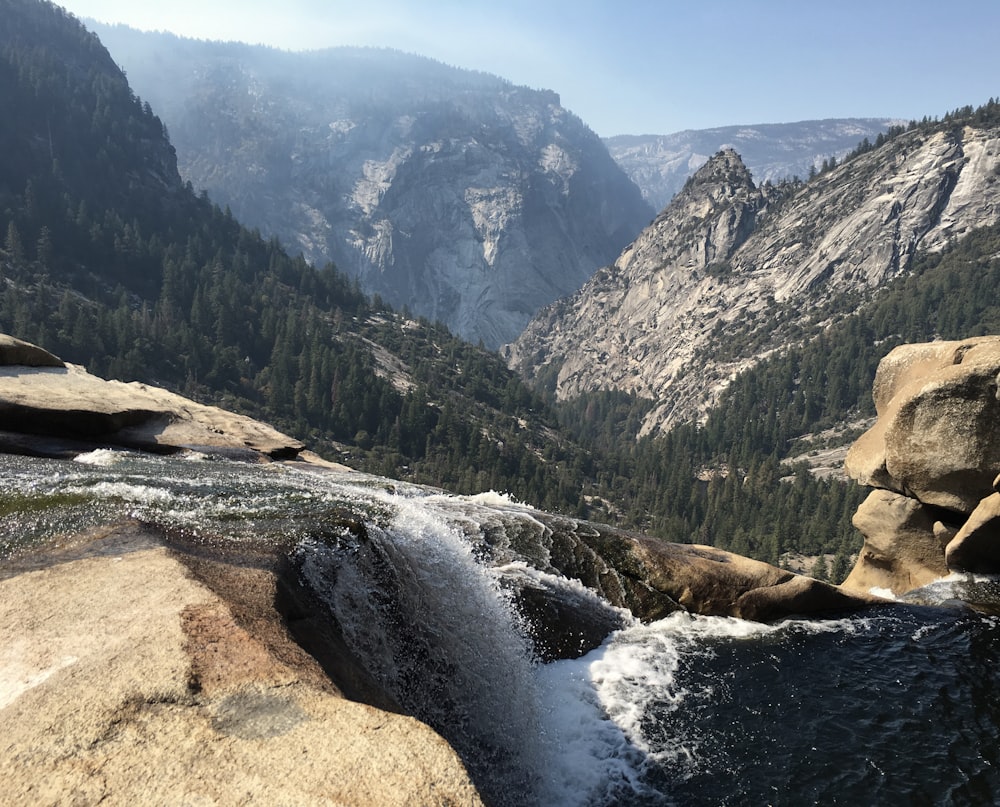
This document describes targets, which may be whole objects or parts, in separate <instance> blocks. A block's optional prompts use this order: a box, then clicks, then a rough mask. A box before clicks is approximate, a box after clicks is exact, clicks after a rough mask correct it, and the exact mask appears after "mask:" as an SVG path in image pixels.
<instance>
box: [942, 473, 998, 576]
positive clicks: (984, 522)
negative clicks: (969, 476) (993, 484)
mask: <svg viewBox="0 0 1000 807" xmlns="http://www.w3.org/2000/svg"><path fill="white" fill-rule="evenodd" d="M945 560H946V561H947V563H948V568H950V569H957V570H960V571H965V572H982V573H985V574H996V573H998V572H1000V493H993V494H992V495H990V496H987V497H986V498H985V499H983V500H982V501H981V502H980V503H979V506H978V507H977V508H976V509H975V510H973V511H972V515H970V516H969V518H968V519H967V520H966V522H965V524H963V525H962V528H961V529H960V530H959V531H958V534H957V535H955V537H954V538H953V539H952V540H951V542H950V543H949V544H948V546H947V549H946V550H945Z"/></svg>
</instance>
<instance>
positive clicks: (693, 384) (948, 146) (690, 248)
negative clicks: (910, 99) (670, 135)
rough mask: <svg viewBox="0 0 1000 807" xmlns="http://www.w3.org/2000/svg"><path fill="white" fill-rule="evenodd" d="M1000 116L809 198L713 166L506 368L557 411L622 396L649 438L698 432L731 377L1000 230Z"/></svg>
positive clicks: (912, 136) (892, 154) (848, 163)
mask: <svg viewBox="0 0 1000 807" xmlns="http://www.w3.org/2000/svg"><path fill="white" fill-rule="evenodd" d="M998 165H1000V105H998V104H996V103H994V102H990V103H989V104H987V105H985V106H984V107H982V108H980V109H979V110H972V109H971V108H970V109H965V110H961V111H959V112H958V113H955V114H952V115H949V116H947V118H946V119H945V120H943V121H940V122H932V121H928V122H925V123H924V124H921V125H914V126H912V127H911V128H910V129H909V130H908V131H902V130H894V131H893V132H892V136H891V137H884V138H879V139H878V140H877V141H876V144H875V145H871V144H867V145H865V146H864V147H862V148H859V149H858V151H857V153H855V154H854V155H852V156H851V158H850V159H847V160H845V161H844V162H843V163H842V164H840V165H835V166H834V167H833V168H831V169H829V170H827V171H826V172H824V173H822V174H820V175H819V176H817V177H816V178H815V179H813V180H812V181H810V182H808V183H786V184H783V185H778V186H772V185H769V184H766V183H765V185H764V186H762V187H758V186H757V185H755V184H754V183H753V181H752V179H751V177H750V174H749V172H748V171H747V169H746V167H745V166H744V165H743V163H742V161H741V160H740V158H739V155H737V154H736V153H735V152H733V151H724V152H720V153H719V154H718V155H716V156H715V157H713V158H712V159H711V160H710V161H709V162H708V163H706V165H705V166H704V167H703V168H702V169H700V170H699V171H698V173H697V174H695V176H694V177H692V179H691V181H690V182H689V183H688V184H687V185H686V187H685V189H684V190H682V191H681V193H679V194H678V195H677V196H676V197H675V199H674V201H673V202H671V204H670V205H669V206H668V207H667V208H666V209H665V210H664V211H663V213H661V214H660V215H659V216H658V217H657V219H656V220H655V221H654V222H653V224H652V225H651V226H650V227H649V228H647V229H646V230H645V231H644V232H643V234H642V235H641V236H640V237H639V238H638V239H636V241H635V242H634V243H633V244H632V245H631V246H630V247H629V248H628V249H626V250H625V252H623V253H622V255H621V256H620V257H619V259H618V260H617V261H616V262H615V263H614V264H613V265H611V266H608V267H606V268H604V269H602V270H600V271H599V272H597V273H596V274H595V276H594V277H593V278H592V280H591V281H590V282H589V283H588V284H587V285H586V286H585V287H584V288H583V289H581V290H580V291H579V292H578V293H577V294H575V295H574V296H572V297H570V298H567V299H565V300H562V301H559V302H558V303H555V304H553V305H552V306H550V307H549V308H548V309H546V310H545V311H544V312H542V313H541V314H540V315H539V316H538V317H537V318H536V319H535V320H534V321H533V322H532V324H531V325H530V326H529V327H528V328H527V329H526V331H525V332H524V334H523V335H522V336H521V337H520V338H519V339H518V341H517V342H516V343H515V344H514V345H513V346H512V348H511V349H510V350H509V353H508V355H509V359H510V363H511V366H512V367H516V368H518V369H519V370H520V371H521V372H523V373H524V374H525V375H526V376H527V377H529V378H532V379H535V380H536V381H537V382H539V383H542V384H544V385H547V386H549V387H550V388H551V389H552V390H554V391H555V393H556V394H557V396H558V397H559V398H561V399H571V398H573V397H575V396H578V395H580V394H582V393H584V392H586V391H592V390H620V391H623V392H627V393H630V394H633V395H635V396H638V397H640V398H644V399H646V400H648V401H650V403H651V408H650V411H649V413H648V414H647V415H646V418H645V421H644V426H643V431H644V432H652V431H657V430H661V429H666V428H669V427H671V426H673V425H676V424H678V423H682V422H686V421H690V420H698V419H702V418H704V417H705V415H706V414H707V413H708V412H709V411H711V409H712V407H713V406H714V405H715V403H716V402H717V400H718V396H719V393H720V392H721V391H722V390H724V389H725V388H726V387H727V386H728V384H730V383H731V381H732V379H733V378H734V377H735V376H736V375H737V374H738V373H739V372H741V371H743V370H746V369H747V368H750V367H752V366H753V365H754V364H756V363H757V362H759V361H760V360H761V359H762V358H764V357H766V356H768V355H771V354H773V353H780V352H782V351H784V350H786V349H787V348H788V347H789V346H790V345H792V344H795V343H796V342H797V341H798V340H800V339H802V338H804V337H808V336H810V335H812V334H815V333H817V332H818V331H819V330H821V329H822V326H823V325H824V324H829V321H831V317H832V318H833V319H836V317H837V316H839V315H842V314H843V313H844V312H846V311H850V310H851V309H852V307H853V306H854V305H855V304H856V303H857V301H858V300H859V299H866V298H868V297H870V295H871V294H872V293H873V292H874V291H875V290H877V289H879V288H880V287H882V286H883V285H884V284H885V283H886V282H887V281H889V280H891V279H892V278H894V277H897V276H900V275H902V274H905V273H906V272H907V271H908V270H909V269H910V267H911V265H912V261H913V257H914V255H915V254H916V253H917V251H918V250H920V249H926V250H931V251H935V250H940V249H941V248H943V247H944V246H945V245H946V244H948V243H949V242H951V241H953V240H956V239H958V238H960V237H961V236H963V235H964V234H966V233H969V232H971V231H973V230H974V229H976V228H979V227H984V226H989V225H992V224H994V223H995V222H997V221H998V220H1000V203H998V199H1000V196H998V190H1000V172H998Z"/></svg>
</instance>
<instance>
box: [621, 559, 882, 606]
mask: <svg viewBox="0 0 1000 807" xmlns="http://www.w3.org/2000/svg"><path fill="white" fill-rule="evenodd" d="M634 552H635V554H636V556H637V557H639V558H640V559H641V561H642V562H643V564H644V565H645V566H646V569H647V570H648V571H647V577H646V580H645V584H646V585H648V586H650V587H651V588H653V589H655V590H657V591H660V592H662V593H665V594H668V595H669V596H670V597H672V598H673V599H675V600H676V601H677V602H678V603H679V604H680V605H682V606H683V607H684V608H685V609H687V610H688V611H690V612H692V613H696V614H704V615H710V616H736V617H740V618H741V619H750V620H756V621H769V620H774V619H781V618H783V617H787V616H792V615H804V614H817V613H822V612H830V611H846V610H852V609H856V608H862V607H865V606H870V605H874V604H876V603H877V602H879V600H878V598H875V597H872V596H870V595H868V594H866V593H861V592H854V591H848V590H844V589H841V588H838V587H837V586H832V585H830V584H829V583H823V582H821V581H819V580H814V579H813V578H811V577H806V576H804V575H798V574H793V573H792V572H788V571H785V570H783V569H779V568H777V567H775V566H771V565H770V564H768V563H763V562H762V561H758V560H752V559H750V558H745V557H742V556H741V555H734V554H733V553H731V552H725V551H723V550H721V549H716V548H714V547H710V546H700V545H697V544H693V545H688V544H666V543H663V542H661V541H654V540H651V539H645V540H641V541H637V542H636V546H635V549H634Z"/></svg>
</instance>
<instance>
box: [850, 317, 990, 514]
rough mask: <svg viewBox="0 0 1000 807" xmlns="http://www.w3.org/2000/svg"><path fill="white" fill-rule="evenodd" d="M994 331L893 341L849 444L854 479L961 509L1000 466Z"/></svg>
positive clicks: (985, 488)
mask: <svg viewBox="0 0 1000 807" xmlns="http://www.w3.org/2000/svg"><path fill="white" fill-rule="evenodd" d="M998 376H1000V337H996V336H986V337H980V338H976V339H968V340H965V341H962V342H931V343H928V344H923V345H904V346H902V347H899V348H896V349H895V350H893V351H892V352H891V353H890V354H889V355H888V356H886V357H885V358H884V359H883V360H882V362H881V363H880V364H879V368H878V372H877V374H876V376H875V383H874V386H873V397H874V399H875V411H876V412H877V414H878V420H877V421H876V423H875V426H874V427H872V428H871V429H870V430H869V431H868V432H866V433H865V434H864V435H863V436H862V437H861V438H860V439H859V440H858V441H857V442H856V443H855V444H854V445H853V446H852V447H851V450H850V452H849V453H848V456H847V468H848V471H849V472H850V473H851V475H852V476H853V477H854V478H855V479H857V480H858V481H859V482H861V483H862V484H865V485H871V486H873V487H879V488H884V489H886V490H894V491H896V492H898V493H903V494H906V495H908V496H912V497H913V498H915V499H918V500H919V501H921V502H923V503H924V504H928V505H935V506H938V507H944V508H947V509H949V510H954V511H956V512H957V513H961V514H964V515H968V514H969V513H971V512H972V510H973V509H975V507H976V505H977V504H978V502H979V501H980V499H982V498H983V497H984V496H987V495H989V494H990V493H991V492H992V490H993V479H994V477H996V474H997V471H998V470H1000V428H997V424H1000V400H998V399H997V379H998Z"/></svg>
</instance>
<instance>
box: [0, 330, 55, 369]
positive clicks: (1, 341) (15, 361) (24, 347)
mask: <svg viewBox="0 0 1000 807" xmlns="http://www.w3.org/2000/svg"><path fill="white" fill-rule="evenodd" d="M7 365H22V366H24V367H62V366H63V361H62V359H60V358H58V357H57V356H53V355H52V354H51V353H49V351H47V350H45V349H44V348H40V347H38V345H33V344H31V343H30V342H24V341H22V340H20V339H16V338H15V337H13V336H8V335H7V334H5V333H0V366H7Z"/></svg>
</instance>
